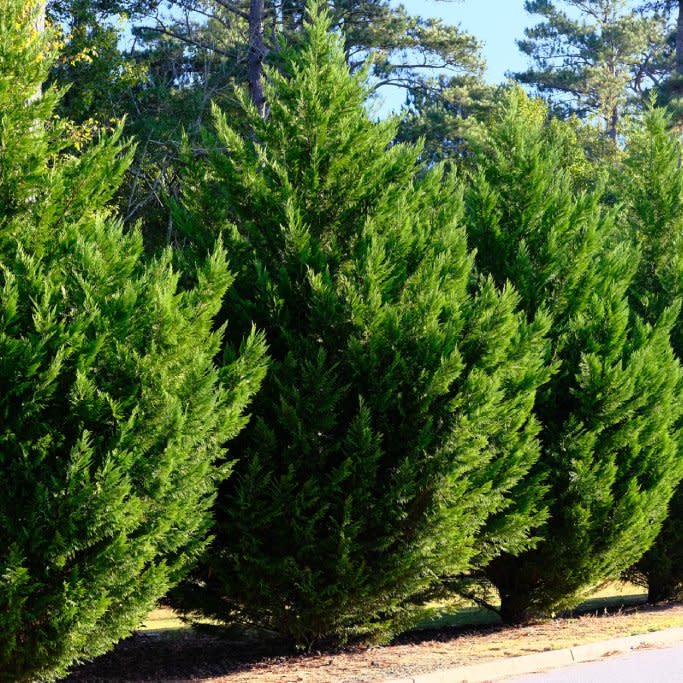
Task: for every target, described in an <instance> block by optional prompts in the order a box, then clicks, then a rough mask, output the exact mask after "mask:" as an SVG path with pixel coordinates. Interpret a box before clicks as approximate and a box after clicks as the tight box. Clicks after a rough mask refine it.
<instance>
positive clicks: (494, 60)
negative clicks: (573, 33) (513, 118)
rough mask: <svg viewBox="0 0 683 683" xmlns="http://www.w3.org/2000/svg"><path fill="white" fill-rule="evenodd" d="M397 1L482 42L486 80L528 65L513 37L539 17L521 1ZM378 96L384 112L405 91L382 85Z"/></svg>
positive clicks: (395, 104)
mask: <svg viewBox="0 0 683 683" xmlns="http://www.w3.org/2000/svg"><path fill="white" fill-rule="evenodd" d="M396 4H398V3H396ZM401 4H403V5H404V6H405V7H406V9H407V10H408V11H409V12H410V13H411V14H420V15H421V16H423V17H438V18H440V19H443V20H444V21H445V22H446V23H449V24H459V25H460V26H461V28H462V29H464V30H465V31H467V32H468V33H471V34H472V35H474V36H475V37H476V38H477V39H478V40H479V41H480V42H482V43H483V49H482V51H483V54H484V57H485V59H486V63H487V67H488V68H487V72H486V80H487V81H489V82H490V83H500V82H502V81H504V80H505V73H506V72H508V71H523V70H524V69H525V68H526V67H527V66H528V60H527V58H526V57H525V55H523V54H522V53H521V52H520V51H519V49H518V48H517V44H516V43H515V40H516V39H517V38H522V37H523V35H524V29H525V28H526V27H527V26H532V25H533V24H535V23H537V21H538V20H539V17H534V16H533V15H531V14H528V13H527V12H526V11H525V10H524V2H523V0H450V1H449V0H401ZM381 97H382V99H383V100H384V106H383V107H382V109H383V110H385V111H386V110H390V109H398V108H400V106H401V104H402V103H403V101H404V99H405V93H403V92H401V91H399V92H391V91H390V90H389V89H388V88H385V89H384V91H383V92H382V93H381Z"/></svg>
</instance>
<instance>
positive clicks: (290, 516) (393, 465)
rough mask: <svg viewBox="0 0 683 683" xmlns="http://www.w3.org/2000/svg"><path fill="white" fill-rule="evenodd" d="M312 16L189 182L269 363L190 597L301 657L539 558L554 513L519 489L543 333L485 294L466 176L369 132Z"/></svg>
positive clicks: (356, 88) (388, 127)
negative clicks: (463, 183) (440, 580)
mask: <svg viewBox="0 0 683 683" xmlns="http://www.w3.org/2000/svg"><path fill="white" fill-rule="evenodd" d="M311 15H312V18H311V19H310V20H309V21H308V22H307V24H306V27H305V32H306V39H305V41H303V43H302V44H301V45H300V46H299V48H297V49H285V50H283V53H282V55H281V59H282V62H281V64H282V68H281V71H275V70H273V69H271V70H270V72H269V75H268V79H267V85H266V95H267V102H268V103H269V108H270V115H269V117H267V118H266V119H262V118H261V117H260V116H259V115H258V111H257V110H256V109H255V108H254V107H253V106H252V105H251V104H250V102H249V100H248V97H247V95H246V94H244V93H243V96H242V104H243V107H244V111H245V115H246V116H247V117H248V120H249V122H250V126H251V134H249V135H248V136H247V137H241V136H240V135H239V134H238V133H236V132H235V131H234V130H233V129H232V128H231V127H230V125H229V124H228V121H227V119H226V116H225V115H224V114H222V113H220V112H216V137H217V139H216V140H215V141H214V142H213V145H212V149H213V151H212V152H210V160H211V165H210V168H209V169H208V170H206V168H205V167H204V165H203V164H201V163H200V165H199V166H197V168H196V171H197V172H196V174H190V175H188V176H187V177H186V179H185V190H184V197H185V211H186V217H185V226H184V230H185V234H186V235H187V239H188V240H192V241H193V243H194V245H195V249H197V250H199V251H200V252H201V250H202V249H204V248H206V247H207V246H208V245H210V244H211V242H212V240H214V239H215V238H216V236H217V235H218V234H220V233H221V232H222V233H223V239H225V240H226V241H227V242H228V244H229V245H230V253H231V254H232V255H233V259H232V264H233V267H234V268H236V270H237V272H238V278H237V281H236V284H235V288H234V289H232V290H231V292H230V294H229V297H228V299H227V302H226V309H225V315H226V316H227V317H228V318H229V319H230V320H233V321H240V320H250V321H251V320H253V321H255V323H256V325H257V326H258V327H259V328H260V329H263V330H264V331H265V333H266V337H267V340H268V344H269V350H270V353H271V355H272V366H271V371H270V372H269V375H268V377H267V379H266V381H265V384H264V389H263V391H262V392H261V393H260V394H259V398H258V399H257V401H256V404H255V409H254V418H253V420H252V422H251V423H250V425H249V427H248V430H247V431H245V432H244V433H243V435H242V436H241V437H240V440H239V447H238V452H239V456H240V459H239V462H240V464H239V466H238V467H239V469H238V472H237V473H236V475H235V476H234V477H232V478H231V479H230V480H229V482H228V483H227V484H226V486H225V487H224V488H223V490H222V491H221V494H220V498H219V501H218V504H217V513H216V514H217V520H218V521H217V528H218V531H217V535H216V540H215V542H214V543H213V544H212V546H211V548H210V551H209V553H208V555H207V557H206V560H205V563H204V565H203V566H201V567H200V568H199V569H198V570H197V571H196V572H194V573H193V574H192V580H191V581H189V582H186V583H185V584H183V586H182V590H181V591H179V592H178V593H176V594H175V604H176V605H180V606H182V607H183V608H184V609H186V610H196V609H197V610H199V611H201V612H202V613H203V614H205V615H208V616H211V617H212V618H215V619H219V620H222V621H224V622H228V623H243V624H252V625H253V624H256V625H258V626H261V627H264V628H268V629H272V630H275V631H277V632H279V633H281V634H284V635H285V636H287V637H289V638H291V640H292V641H293V642H294V643H295V644H297V645H299V646H311V645H312V644H313V643H316V642H321V641H327V642H331V641H340V640H344V639H345V638H348V637H351V636H365V637H370V636H373V637H386V636H387V635H388V634H389V633H391V632H392V631H393V630H394V629H395V628H398V627H399V624H400V623H405V622H406V620H409V619H410V618H411V610H410V609H409V608H408V607H406V606H405V604H404V603H405V600H406V598H408V597H410V596H412V595H414V593H415V592H417V591H420V590H422V589H424V588H426V587H428V586H429V585H430V584H431V583H433V582H434V580H435V579H436V578H437V577H438V576H439V575H441V574H442V573H449V572H457V571H459V570H464V569H466V568H467V567H468V565H469V562H470V559H471V558H472V557H473V555H474V554H475V553H485V554H487V555H491V554H495V553H497V552H499V551H500V549H501V548H503V547H506V548H509V549H511V550H520V549H523V548H526V547H528V546H529V545H530V544H532V543H533V534H532V533H531V530H532V529H533V528H534V527H535V526H537V525H538V524H539V522H540V521H542V518H543V514H544V510H543V509H542V508H540V507H538V506H537V505H536V501H537V500H538V499H539V498H540V497H541V495H542V492H543V486H542V483H540V482H539V481H538V480H536V479H534V478H530V479H527V478H526V477H525V475H526V473H527V472H528V470H529V468H530V467H531V465H532V464H533V462H534V461H535V460H536V458H537V457H538V445H537V441H536V431H537V428H536V424H535V422H534V420H533V419H529V413H530V410H531V406H532V404H533V401H534V395H535V390H536V388H537V386H538V385H539V383H540V382H542V381H544V379H545V378H546V373H545V370H544V369H543V368H542V367H541V365H542V357H543V354H544V353H545V341H544V336H543V333H544V331H545V326H546V321H545V318H544V317H543V316H539V318H538V319H537V320H536V321H535V322H532V323H529V324H526V323H524V322H523V321H522V319H521V317H520V314H519V313H518V312H517V295H516V294H515V293H514V292H513V291H512V290H511V289H510V288H507V287H506V288H504V289H503V291H502V292H501V291H498V290H496V288H495V287H494V286H493V284H492V282H491V281H490V280H483V281H482V282H481V283H480V288H479V291H478V294H477V295H476V296H474V295H473V294H472V293H471V290H472V287H473V284H474V283H473V278H472V256H471V255H470V254H468V252H467V248H466V238H465V233H464V230H463V228H462V226H461V213H462V201H461V197H460V194H459V190H458V187H457V182H456V180H455V179H454V178H453V177H452V176H450V175H447V174H445V172H444V169H443V168H442V167H440V166H438V165H437V166H435V167H433V168H431V169H426V168H425V167H424V166H421V165H420V164H419V163H418V158H419V155H420V151H421V150H420V148H419V147H416V146H412V145H403V144H396V145H393V144H392V140H393V139H394V135H395V131H396V122H395V121H388V122H387V121H384V122H380V123H374V122H372V121H371V120H370V118H369V116H368V113H367V111H366V109H365V101H366V97H367V94H368V87H367V84H366V82H365V80H364V79H365V76H364V74H363V73H360V74H355V75H353V74H351V73H350V71H349V68H348V66H347V64H346V61H345V55H344V49H343V44H342V41H341V38H340V37H339V36H338V35H337V34H335V33H333V32H330V31H329V26H330V23H329V18H328V15H327V13H326V12H321V11H320V10H319V7H318V6H317V5H316V4H314V5H313V6H312V9H311ZM207 142H208V141H207ZM180 218H181V217H180V216H179V217H178V223H180V222H181V220H180ZM231 225H232V226H233V227H231ZM207 226H209V227H210V229H207Z"/></svg>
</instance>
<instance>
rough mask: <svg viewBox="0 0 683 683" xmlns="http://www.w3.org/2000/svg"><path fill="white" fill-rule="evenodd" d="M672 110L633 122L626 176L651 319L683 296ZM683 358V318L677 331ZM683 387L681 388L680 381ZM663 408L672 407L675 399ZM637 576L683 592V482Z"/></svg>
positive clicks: (680, 179) (668, 592)
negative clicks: (671, 404) (671, 131)
mask: <svg viewBox="0 0 683 683" xmlns="http://www.w3.org/2000/svg"><path fill="white" fill-rule="evenodd" d="M670 127H671V118H670V117H669V116H668V115H667V114H666V113H665V112H664V111H663V110H661V109H650V110H649V111H648V112H647V113H646V114H645V117H644V119H643V120H642V121H641V122H638V123H636V124H634V125H633V126H632V127H631V130H630V134H629V136H628V140H627V147H626V157H625V160H624V165H623V172H622V174H621V178H620V181H621V182H620V190H621V192H620V194H621V197H620V199H621V201H622V203H623V205H624V207H625V209H626V210H627V212H628V216H629V219H630V220H629V226H628V228H629V235H628V237H629V238H631V239H633V240H634V241H635V242H636V243H637V244H638V245H639V247H640V250H641V253H642V258H641V260H640V266H639V268H638V272H637V274H636V278H635V280H634V283H633V287H632V292H633V297H632V298H633V300H634V305H635V306H636V307H637V309H638V311H639V312H640V314H641V315H642V316H643V317H644V318H646V319H647V320H650V321H655V320H656V319H657V317H658V316H659V315H661V314H662V312H663V311H664V310H665V309H666V308H667V307H669V306H672V305H673V304H674V303H675V302H676V301H680V299H681V297H682V296H683V172H681V168H680V164H681V144H680V140H679V139H678V138H677V136H674V135H673V134H671V133H670V132H669V129H670ZM671 340H672V345H673V348H674V351H675V353H676V355H677V356H678V358H679V359H681V358H683V318H681V316H680V315H679V317H678V319H677V321H676V324H675V326H674V328H673V330H672V335H671ZM679 392H680V388H679ZM662 407H663V409H665V410H669V409H670V408H669V406H668V405H667V404H663V405H662ZM629 577H630V578H631V579H632V580H636V581H638V582H642V583H644V584H645V585H646V586H647V588H648V596H649V600H650V601H651V602H657V601H659V600H665V599H679V598H680V597H681V596H682V595H683V489H681V487H679V488H678V490H677V492H676V495H675V496H674V498H673V499H672V501H671V508H670V510H669V515H668V517H667V520H666V522H665V523H664V526H663V528H662V531H661V533H660V534H659V536H658V537H657V540H656V541H655V543H654V545H653V546H652V548H651V549H650V550H649V551H648V552H647V553H646V554H645V556H644V557H643V558H642V559H641V560H640V561H639V562H638V563H637V564H636V566H635V567H634V568H633V570H632V571H631V572H629Z"/></svg>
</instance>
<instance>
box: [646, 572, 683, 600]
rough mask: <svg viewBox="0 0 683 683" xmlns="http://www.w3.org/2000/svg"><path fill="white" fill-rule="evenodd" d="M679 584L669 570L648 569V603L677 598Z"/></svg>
mask: <svg viewBox="0 0 683 683" xmlns="http://www.w3.org/2000/svg"><path fill="white" fill-rule="evenodd" d="M680 597H681V586H680V584H679V583H678V582H677V581H676V578H675V577H673V576H671V574H670V573H669V572H666V571H663V572H656V571H650V572H648V575H647V601H648V602H650V603H655V602H664V601H665V600H679V599H680Z"/></svg>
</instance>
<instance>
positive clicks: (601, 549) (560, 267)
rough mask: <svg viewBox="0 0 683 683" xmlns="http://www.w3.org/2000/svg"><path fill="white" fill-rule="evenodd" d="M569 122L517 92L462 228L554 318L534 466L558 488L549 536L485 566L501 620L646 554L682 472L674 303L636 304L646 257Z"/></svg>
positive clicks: (550, 605) (528, 303)
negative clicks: (625, 235)
mask: <svg viewBox="0 0 683 683" xmlns="http://www.w3.org/2000/svg"><path fill="white" fill-rule="evenodd" d="M529 112H530V113H529ZM564 131H565V126H564V124H561V123H558V122H554V123H547V122H546V119H545V117H544V116H543V112H541V113H540V115H539V112H538V111H537V110H535V109H534V108H529V107H528V106H527V105H526V98H525V96H524V95H523V94H522V93H521V92H520V91H517V92H516V93H513V95H512V96H511V97H510V98H508V100H507V101H506V102H505V103H504V104H503V106H502V107H501V113H500V114H499V116H498V118H497V120H496V121H494V122H493V124H492V126H491V128H490V130H489V131H488V132H487V133H485V134H483V135H482V136H481V137H480V139H478V140H475V141H474V142H473V145H474V148H475V150H476V162H477V172H476V174H475V175H474V178H473V185H472V188H471V190H470V192H469V193H468V198H467V206H468V212H467V215H468V222H467V226H468V228H469V232H468V234H469V236H470V239H471V244H472V246H473V247H476V248H477V254H478V256H477V266H478V268H479V269H480V270H481V272H483V273H486V274H490V275H491V276H492V277H494V279H495V280H496V281H497V282H499V283H504V282H511V283H512V284H513V285H514V286H515V287H516V288H517V290H518V291H519V294H520V297H521V300H522V304H523V306H524V307H525V309H526V311H527V312H528V313H529V314H535V313H536V312H537V311H538V310H545V311H547V313H548V314H549V315H550V316H551V320H552V323H551V329H550V340H551V350H550V353H549V356H548V358H547V362H548V364H549V365H551V366H552V367H553V369H554V374H553V377H552V379H551V381H550V382H549V383H548V384H547V385H546V386H545V387H544V388H543V389H542V390H541V391H540V392H539V394H538V396H537V400H536V406H535V414H536V416H537V419H538V421H539V422H540V425H541V431H540V440H541V445H542V449H541V452H542V455H541V458H540V459H539V460H538V462H537V464H536V466H535V468H534V471H535V472H537V473H538V474H540V475H545V476H546V481H547V483H548V485H549V490H548V493H547V497H546V501H547V505H548V507H549V510H550V515H549V517H548V520H547V523H546V526H545V527H544V529H543V530H542V531H541V532H540V533H542V535H543V537H544V540H543V541H542V542H541V543H540V544H539V545H538V546H537V547H536V548H535V549H533V550H531V551H529V552H525V553H523V554H522V555H520V556H519V557H514V556H512V555H511V554H510V553H504V554H503V555H501V556H500V557H498V558H496V559H495V560H493V562H492V563H491V564H490V565H489V567H488V568H487V569H486V575H487V577H488V578H489V580H490V581H491V582H492V583H493V584H494V585H495V586H496V587H497V588H498V590H499V592H500V596H501V615H502V617H503V618H504V619H505V620H506V621H524V620H526V619H529V618H533V617H536V616H539V615H543V614H548V613H549V612H551V611H552V610H555V609H558V608H561V607H567V606H571V605H573V604H575V603H576V602H577V601H578V600H579V598H580V597H581V595H582V593H583V592H585V591H586V590H589V589H591V588H593V587H594V586H596V585H598V584H600V583H601V582H603V581H605V580H607V579H609V578H611V577H615V576H618V575H619V574H620V573H621V572H622V571H623V570H624V569H625V568H626V567H628V566H630V565H631V564H632V563H633V562H635V561H636V560H638V559H639V558H640V557H641V555H642V554H643V553H644V552H645V551H646V550H647V549H648V547H649V546H650V545H651V544H652V542H653V540H654V538H655V536H656V534H657V532H658V530H659V528H660V526H661V524H662V522H663V520H664V518H665V517H666V509H667V504H668V502H669V499H670V498H671V495H672V493H673V490H674V488H675V487H676V484H677V483H678V481H679V479H680V478H681V475H682V473H683V469H682V464H681V458H680V457H679V456H678V450H677V440H678V433H677V430H676V424H677V422H678V419H679V416H680V413H681V406H680V401H679V398H678V388H679V386H680V380H681V371H680V366H679V364H678V362H677V360H676V359H675V357H674V355H673V351H672V349H671V347H670V344H669V331H670V328H671V326H672V324H673V322H674V320H675V317H676V309H675V308H674V309H666V310H665V311H664V312H663V314H662V315H661V316H656V319H655V322H654V323H653V324H652V325H648V324H646V323H644V322H642V321H640V320H639V319H638V318H637V317H636V316H635V315H634V314H633V313H632V311H631V310H630V307H629V303H628V298H627V297H628V291H629V287H630V285H631V282H632V280H633V277H634V275H635V270H636V267H637V262H638V259H637V255H636V253H634V251H633V250H632V249H631V248H630V247H629V245H628V244H627V243H626V242H624V241H623V240H618V239H617V235H616V228H615V225H614V223H615V215H616V212H612V213H610V212H606V211H605V210H604V209H602V208H601V193H600V191H599V188H598V189H596V190H594V191H592V192H579V191H577V189H576V184H577V183H576V179H575V175H574V171H573V167H574V166H575V165H576V162H577V160H580V159H581V156H582V153H581V151H580V150H579V149H575V150H574V152H573V154H572V153H570V152H569V151H568V148H567V145H566V140H565V139H563V138H566V134H565V133H564ZM663 406H666V410H663V409H662V407H663Z"/></svg>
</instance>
